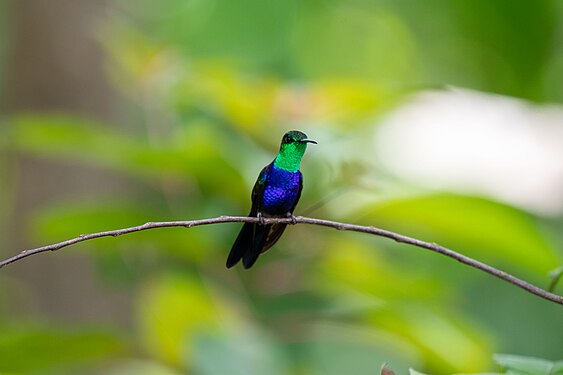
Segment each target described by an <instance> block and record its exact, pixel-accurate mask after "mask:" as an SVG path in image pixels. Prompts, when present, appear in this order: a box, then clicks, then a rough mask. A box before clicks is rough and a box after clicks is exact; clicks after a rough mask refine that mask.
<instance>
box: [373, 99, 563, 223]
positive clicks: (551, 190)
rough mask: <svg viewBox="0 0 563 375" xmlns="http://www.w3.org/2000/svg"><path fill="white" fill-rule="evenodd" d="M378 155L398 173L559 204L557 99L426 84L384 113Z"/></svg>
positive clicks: (459, 188)
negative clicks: (535, 100)
mask: <svg viewBox="0 0 563 375" xmlns="http://www.w3.org/2000/svg"><path fill="white" fill-rule="evenodd" d="M375 143H376V144H375V150H376V153H377V156H378V158H379V161H380V163H382V164H383V166H384V167H385V168H387V169H388V170H390V171H391V172H392V173H393V174H395V175H397V176H399V177H401V178H402V179H405V180H408V181H412V182H415V183H416V184H419V185H422V186H425V187H428V188H432V189H442V190H448V191H454V192H462V193H471V194H481V195H486V196H489V197H492V198H494V199H497V200H500V201H504V202H507V203H509V204H513V205H516V206H518V207H520V208H523V209H526V210H529V211H532V212H535V213H537V214H541V215H558V214H561V213H562V212H563V107H562V106H557V105H535V104H531V103H528V102H525V101H523V100H519V99H515V98H509V97H503V96H498V95H491V94H485V93H480V92H476V91H470V90H464V89H452V90H449V91H443V92H427V93H423V94H420V95H418V96H416V97H414V98H413V99H412V100H410V101H409V102H407V103H406V104H405V105H403V106H402V107H400V108H399V109H398V110H397V111H395V112H393V113H391V114H390V115H389V116H388V117H387V118H385V119H384V120H383V122H382V124H381V126H380V128H379V130H378V131H377V132H376V138H375Z"/></svg>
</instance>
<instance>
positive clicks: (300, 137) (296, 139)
mask: <svg viewBox="0 0 563 375" xmlns="http://www.w3.org/2000/svg"><path fill="white" fill-rule="evenodd" d="M307 143H315V144H316V143H317V141H315V140H312V139H309V138H307V135H306V134H305V133H302V132H300V131H298V130H292V131H289V132H287V133H285V134H284V136H283V138H282V142H281V146H280V152H279V154H278V156H277V157H276V161H275V165H276V167H278V168H282V169H285V170H289V171H293V172H295V171H297V170H298V169H299V164H300V162H301V158H302V157H303V154H304V153H305V150H306V149H307Z"/></svg>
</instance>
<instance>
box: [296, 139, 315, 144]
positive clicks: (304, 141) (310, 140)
mask: <svg viewBox="0 0 563 375" xmlns="http://www.w3.org/2000/svg"><path fill="white" fill-rule="evenodd" d="M299 142H301V143H314V144H317V141H315V140H314V139H308V138H305V139H302V140H300V141H299Z"/></svg>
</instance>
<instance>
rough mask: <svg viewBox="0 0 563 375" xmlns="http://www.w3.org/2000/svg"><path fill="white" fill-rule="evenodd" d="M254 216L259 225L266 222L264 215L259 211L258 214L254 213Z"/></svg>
mask: <svg viewBox="0 0 563 375" xmlns="http://www.w3.org/2000/svg"><path fill="white" fill-rule="evenodd" d="M256 217H257V218H258V224H260V225H264V224H266V222H265V221H264V216H262V213H261V212H258V214H256Z"/></svg>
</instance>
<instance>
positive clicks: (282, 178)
mask: <svg viewBox="0 0 563 375" xmlns="http://www.w3.org/2000/svg"><path fill="white" fill-rule="evenodd" d="M301 179H302V176H301V172H300V171H296V172H289V171H286V170H283V169H279V168H276V167H274V166H273V165H272V166H271V167H270V169H269V171H268V176H267V178H266V183H265V186H264V192H263V194H262V207H263V211H264V212H265V213H268V214H272V215H281V214H285V213H288V212H293V208H294V207H295V205H296V204H297V200H298V199H299V193H300V190H301Z"/></svg>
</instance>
